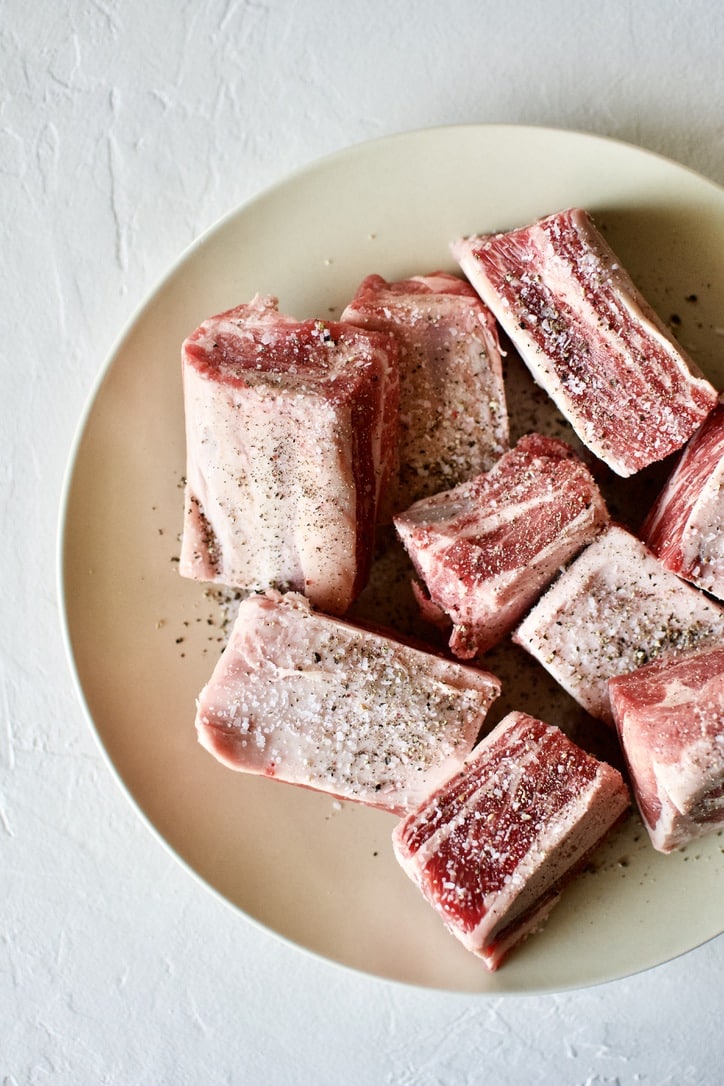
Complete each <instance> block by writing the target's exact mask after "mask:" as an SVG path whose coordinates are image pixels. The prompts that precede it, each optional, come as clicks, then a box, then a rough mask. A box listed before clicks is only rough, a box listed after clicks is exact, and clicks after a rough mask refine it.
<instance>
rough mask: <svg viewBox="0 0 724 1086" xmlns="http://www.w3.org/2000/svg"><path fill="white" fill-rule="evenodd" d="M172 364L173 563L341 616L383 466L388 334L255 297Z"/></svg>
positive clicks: (388, 460) (385, 476)
mask: <svg viewBox="0 0 724 1086" xmlns="http://www.w3.org/2000/svg"><path fill="white" fill-rule="evenodd" d="M182 363H183V384H184V405H185V413H186V445H187V481H186V504H185V520H184V531H183V541H182V548H181V559H180V571H181V573H182V574H183V575H184V576H186V577H192V578H195V579H197V580H207V581H215V582H219V583H221V584H224V585H228V586H230V587H234V588H240V589H245V590H261V589H265V588H278V589H288V588H289V589H294V590H296V591H299V592H303V593H305V594H306V595H307V596H308V597H309V598H310V599H311V600H312V601H313V602H314V603H315V605H317V606H319V607H320V608H323V609H324V610H327V611H329V612H330V613H334V614H342V613H344V612H345V611H346V610H347V608H348V607H349V606H350V604H351V603H352V601H353V600H354V598H355V597H356V596H357V595H358V593H359V592H360V591H361V589H362V588H363V587H364V585H365V583H366V581H367V578H368V576H369V570H370V565H371V560H372V548H373V542H374V531H375V522H376V519H377V511H378V508H379V503H380V497H381V494H382V493H383V491H384V490H385V488H386V487H387V485H388V482H389V480H390V477H391V476H392V474H393V471H394V466H395V463H396V455H397V423H398V418H397V415H398V395H399V382H398V367H397V343H396V341H395V340H394V338H393V337H392V336H391V335H389V334H388V333H383V332H368V331H365V330H364V329H361V328H356V327H354V326H353V325H345V324H340V323H338V322H323V321H315V320H308V321H301V322H299V321H295V320H293V319H292V318H290V317H286V316H283V315H281V314H279V313H278V312H277V306H276V299H274V298H268V297H257V298H255V299H254V300H253V301H252V302H251V304H249V305H241V306H237V308H236V309H232V310H229V311H228V312H226V313H222V314H220V315H219V316H216V317H212V318H211V319H210V320H207V321H205V322H204V323H203V324H202V325H201V326H200V327H199V328H197V329H196V331H195V332H194V333H193V334H192V335H191V336H189V338H188V339H187V340H186V341H185V343H184V345H183V351H182Z"/></svg>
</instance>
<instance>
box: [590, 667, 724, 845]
mask: <svg viewBox="0 0 724 1086" xmlns="http://www.w3.org/2000/svg"><path fill="white" fill-rule="evenodd" d="M609 694H610V698H611V705H612V708H613V715H614V718H615V721H616V727H617V729H618V733H619V737H620V739H621V745H622V747H623V750H624V754H625V756H626V761H627V763H628V766H629V769H630V771H631V780H632V784H633V788H634V793H635V795H636V799H637V802H638V805H639V809H640V811H641V815H642V817H643V820H644V823H645V825H646V828H647V830H648V832H649V836H650V837H651V841H652V843H653V845H654V847H655V848H657V849H658V850H659V851H660V852H671V851H672V850H673V849H675V848H678V847H680V846H681V845H685V844H688V842H689V841H692V840H694V839H696V838H699V837H702V836H704V835H705V834H708V833H713V832H714V831H715V830H718V829H721V827H722V825H724V647H723V646H717V647H716V648H712V649H708V650H705V651H702V652H698V653H692V654H687V655H686V656H682V657H679V658H675V659H667V660H663V661H662V660H657V661H654V663H651V664H648V665H647V666H645V667H641V668H638V669H637V670H636V671H632V672H630V673H629V674H628V675H620V676H618V677H617V678H615V679H611V681H610V683H609Z"/></svg>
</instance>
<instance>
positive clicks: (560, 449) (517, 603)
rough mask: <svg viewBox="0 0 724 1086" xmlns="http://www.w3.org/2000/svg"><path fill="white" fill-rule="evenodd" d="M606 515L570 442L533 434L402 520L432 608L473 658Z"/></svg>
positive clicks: (398, 522)
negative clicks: (484, 469) (448, 623)
mask: <svg viewBox="0 0 724 1086" xmlns="http://www.w3.org/2000/svg"><path fill="white" fill-rule="evenodd" d="M607 520H608V512H607V510H606V506H605V503H604V501H603V498H602V497H601V495H600V493H599V491H598V487H597V486H596V484H595V482H594V480H593V478H592V476H591V474H590V472H589V471H588V469H587V468H586V466H585V464H583V462H582V461H581V460H579V459H578V457H577V456H576V455H575V453H574V451H573V449H572V448H571V447H570V445H567V444H566V443H565V442H563V441H558V440H557V439H555V438H550V437H544V436H542V435H540V434H528V435H526V436H525V437H522V438H521V439H520V440H519V442H518V443H517V445H516V446H515V448H514V449H511V450H510V451H508V452H506V453H504V455H503V456H502V457H501V458H500V460H498V462H497V463H496V465H495V466H494V467H493V468H492V469H491V470H490V471H489V472H487V473H484V474H481V475H479V476H477V477H476V478H475V479H473V480H471V481H470V482H466V483H461V484H460V485H459V486H457V487H454V488H453V489H452V490H448V491H444V492H443V493H441V494H436V495H434V496H432V497H430V498H424V499H423V500H421V501H419V502H416V503H415V504H414V505H412V506H411V507H410V508H409V509H408V510H407V511H406V512H404V513H400V514H399V515H398V516H396V517H395V527H396V528H397V531H398V534H399V536H400V538H401V540H402V542H403V543H404V545H405V548H406V549H407V551H408V553H409V555H410V557H411V559H412V562H413V564H414V566H415V569H416V570H417V573H418V575H419V577H420V578H421V580H422V582H423V585H424V595H423V591H422V589H420V590H418V591H419V594H420V596H421V599H422V610H423V614H427V615H428V616H429V615H435V614H436V613H437V614H438V615H439V616H440V617H441V619H443V620H444V619H447V620H449V621H451V622H452V624H453V628H452V634H451V637H450V648H451V650H452V652H453V653H455V655H456V656H458V657H460V658H462V659H471V658H473V657H474V656H476V655H479V654H480V653H483V652H485V651H486V650H487V649H489V648H491V647H492V646H493V645H494V644H496V642H498V641H499V640H500V639H501V638H502V637H504V636H505V635H506V634H507V633H509V632H510V630H511V629H512V628H513V626H514V625H515V623H516V622H518V621H519V619H520V618H521V617H522V616H523V614H524V613H525V612H526V611H527V610H528V609H529V608H530V607H531V606H532V605H533V603H535V601H536V599H537V598H538V596H539V595H540V593H541V592H542V591H543V590H544V588H545V587H546V586H547V585H548V584H549V583H550V582H551V581H552V580H553V578H554V576H555V575H556V573H557V572H558V571H559V570H560V569H561V567H562V566H564V565H565V564H566V563H567V562H568V561H570V559H571V558H573V557H574V555H575V554H576V553H577V552H578V551H579V550H581V548H582V547H584V546H585V545H586V544H587V543H590V542H591V540H592V539H593V538H594V537H595V536H596V535H597V533H598V532H599V531H600V529H601V528H602V527H603V525H604V524H605V523H606V522H607Z"/></svg>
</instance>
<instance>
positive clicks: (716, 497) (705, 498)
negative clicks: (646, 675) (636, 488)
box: [641, 404, 724, 600]
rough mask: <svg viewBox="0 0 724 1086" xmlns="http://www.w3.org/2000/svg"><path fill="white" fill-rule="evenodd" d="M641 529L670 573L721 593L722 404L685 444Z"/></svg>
mask: <svg viewBox="0 0 724 1086" xmlns="http://www.w3.org/2000/svg"><path fill="white" fill-rule="evenodd" d="M641 535H642V537H643V539H644V540H645V542H646V543H647V545H648V546H649V548H650V549H651V550H652V551H653V552H654V554H655V555H656V556H657V557H658V558H659V559H660V561H661V562H662V563H663V565H665V566H666V568H667V569H670V570H671V571H672V573H678V575H679V576H680V577H684V578H685V579H686V580H687V581H691V582H692V583H693V584H696V585H699V587H700V588H704V589H706V591H707V592H711V594H712V595H713V596H716V597H717V599H720V600H721V599H724V404H718V405H717V407H716V408H715V410H714V411H712V413H711V415H709V417H708V418H707V420H706V422H705V423H704V424H703V426H701V427H700V429H699V430H697V432H696V434H694V437H693V438H692V439H691V441H690V442H689V444H688V445H687V446H686V448H685V449H684V451H683V453H682V454H681V457H680V458H679V461H678V463H677V465H676V467H675V468H674V470H673V472H672V474H671V475H670V476H669V479H668V481H667V483H666V486H665V487H664V489H663V490H662V491H661V494H660V495H659V497H658V500H657V501H656V503H655V504H654V506H653V508H652V509H651V511H650V513H649V515H648V517H647V518H646V521H645V522H644V525H643V527H642V529H641Z"/></svg>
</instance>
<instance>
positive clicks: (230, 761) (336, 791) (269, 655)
mask: <svg viewBox="0 0 724 1086" xmlns="http://www.w3.org/2000/svg"><path fill="white" fill-rule="evenodd" d="M499 693H500V683H499V681H498V680H497V679H496V678H495V677H494V676H493V675H490V674H488V673H487V672H484V671H479V670H477V669H476V668H472V667H466V666H465V665H463V664H458V663H455V662H453V661H450V660H446V659H444V658H442V657H440V656H435V655H433V654H431V653H428V652H423V651H421V650H420V649H417V648H413V647H410V646H409V645H406V644H402V643H400V642H399V641H396V640H392V639H391V638H390V637H388V636H386V635H385V634H382V633H379V632H375V631H371V630H369V629H361V628H358V627H356V626H353V625H351V624H350V623H348V622H345V621H343V620H341V619H336V618H332V617H330V616H327V615H323V614H319V613H316V612H315V611H314V610H313V609H312V608H311V606H310V604H309V601H308V600H307V599H305V598H304V597H303V596H300V595H298V594H297V593H287V594H286V595H284V596H282V595H281V594H279V593H273V592H272V593H268V594H266V595H256V596H249V597H248V598H247V599H246V600H244V601H243V602H242V604H241V606H240V608H239V614H238V617H237V620H236V623H235V625H234V627H233V629H232V632H231V636H230V638H229V641H228V644H227V646H226V648H225V649H224V652H223V653H222V655H221V657H220V658H219V661H218V663H217V665H216V668H215V670H214V672H213V674H212V676H211V679H210V681H209V683H208V684H207V686H205V687H204V689H203V691H202V692H201V695H200V697H199V700H198V712H197V717H196V727H197V730H198V737H199V740H200V742H201V744H202V745H203V746H204V747H205V748H206V749H207V750H209V751H210V752H211V753H212V754H213V755H214V756H215V757H216V758H218V759H219V761H221V762H223V763H224V764H225V765H227V766H230V767H231V768H232V769H237V770H244V771H246V772H248V773H257V774H265V775H266V776H268V777H275V778H277V779H278V780H281V781H287V782H289V783H292V784H299V785H304V786H306V787H308V788H314V789H318V790H320V791H323V792H329V793H331V794H332V795H335V796H337V797H339V798H342V799H349V800H356V801H358V802H360V803H365V804H368V805H370V806H374V807H382V808H385V809H386V810H390V811H394V812H396V813H398V814H404V813H406V812H407V811H409V810H410V809H412V808H413V807H415V806H417V804H419V803H420V802H421V800H422V799H423V797H424V796H425V795H427V794H428V793H429V792H430V791H432V789H434V788H436V787H437V786H438V785H439V784H440V782H441V781H442V780H445V779H447V777H448V776H450V775H452V774H453V773H455V772H456V771H457V770H459V768H460V766H461V764H462V762H463V761H464V759H465V758H466V756H467V755H468V754H469V753H470V750H471V748H472V746H473V744H474V743H475V741H476V739H477V736H478V733H479V731H480V729H481V727H482V725H483V722H484V720H485V716H486V713H487V711H488V709H489V707H490V705H491V703H492V702H493V700H494V699H495V698H496V697H497V696H498V694H499Z"/></svg>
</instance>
